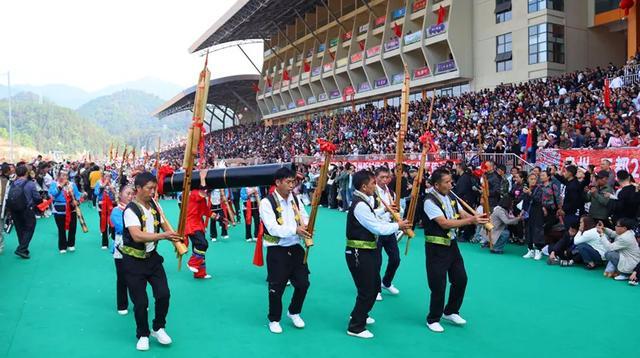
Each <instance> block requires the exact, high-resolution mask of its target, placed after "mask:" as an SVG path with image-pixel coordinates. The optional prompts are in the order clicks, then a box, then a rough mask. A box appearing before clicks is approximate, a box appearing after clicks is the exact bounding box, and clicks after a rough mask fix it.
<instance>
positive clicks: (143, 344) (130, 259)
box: [120, 172, 181, 350]
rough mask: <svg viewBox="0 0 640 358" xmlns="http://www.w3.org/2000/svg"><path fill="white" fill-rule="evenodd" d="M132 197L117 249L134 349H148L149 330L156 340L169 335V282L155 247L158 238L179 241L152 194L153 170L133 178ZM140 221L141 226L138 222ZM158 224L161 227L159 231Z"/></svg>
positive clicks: (166, 340) (164, 339) (163, 340)
mask: <svg viewBox="0 0 640 358" xmlns="http://www.w3.org/2000/svg"><path fill="white" fill-rule="evenodd" d="M134 184H135V188H136V197H135V199H134V200H133V201H132V202H130V203H129V205H127V207H126V209H125V211H124V230H123V233H122V234H123V235H122V246H121V247H120V251H121V252H122V253H123V254H124V255H123V258H122V265H123V267H124V274H125V280H126V283H127V288H128V289H129V294H130V295H131V301H132V302H133V311H134V313H135V318H136V326H137V329H136V337H137V338H138V343H137V345H136V348H137V349H138V350H148V349H149V333H151V336H153V337H155V338H156V339H157V340H158V342H159V343H160V344H170V343H171V337H169V335H167V332H165V330H164V327H165V323H166V321H165V319H166V316H167V312H168V311H169V295H170V294H169V285H168V283H167V275H166V273H165V271H164V267H163V266H162V262H163V261H164V259H163V258H162V256H160V254H158V252H157V251H156V247H157V242H158V241H159V240H164V239H167V240H172V241H180V239H181V238H180V237H179V236H178V235H177V234H176V233H175V232H173V231H171V230H170V228H169V224H168V223H166V222H165V221H164V220H162V217H161V215H160V212H159V211H158V210H159V208H158V207H156V205H155V204H154V202H153V200H152V198H153V196H154V194H155V191H156V186H157V180H156V178H155V177H154V176H153V174H151V173H149V172H142V173H140V174H138V175H136V178H135V180H134ZM143 222H144V226H142V225H143V224H142V223H143ZM160 227H162V229H163V230H164V232H163V233H160ZM147 282H149V283H150V284H151V288H152V289H153V297H154V298H155V318H154V320H153V332H149V322H148V317H147V316H148V313H147V307H148V306H149V299H148V297H147Z"/></svg>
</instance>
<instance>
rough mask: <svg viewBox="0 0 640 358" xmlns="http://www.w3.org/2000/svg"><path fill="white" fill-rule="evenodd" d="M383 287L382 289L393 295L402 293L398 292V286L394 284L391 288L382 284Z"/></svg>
mask: <svg viewBox="0 0 640 358" xmlns="http://www.w3.org/2000/svg"><path fill="white" fill-rule="evenodd" d="M381 286H382V288H384V289H385V290H387V291H388V292H389V293H390V294H392V295H397V294H399V293H400V290H398V289H397V288H396V286H394V285H393V284H392V285H391V286H389V287H387V286H385V285H384V284H382V285H381Z"/></svg>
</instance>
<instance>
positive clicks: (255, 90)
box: [251, 83, 260, 93]
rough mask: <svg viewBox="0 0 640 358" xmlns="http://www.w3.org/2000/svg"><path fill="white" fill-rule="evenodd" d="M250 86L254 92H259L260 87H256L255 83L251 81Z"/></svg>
mask: <svg viewBox="0 0 640 358" xmlns="http://www.w3.org/2000/svg"><path fill="white" fill-rule="evenodd" d="M251 88H252V89H253V92H255V93H258V92H260V87H258V84H257V83H252V84H251Z"/></svg>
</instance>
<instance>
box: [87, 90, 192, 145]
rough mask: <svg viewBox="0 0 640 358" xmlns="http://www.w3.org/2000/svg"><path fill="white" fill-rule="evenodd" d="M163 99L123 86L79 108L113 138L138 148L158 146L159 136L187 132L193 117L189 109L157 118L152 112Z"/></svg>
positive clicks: (95, 124) (167, 136)
mask: <svg viewBox="0 0 640 358" xmlns="http://www.w3.org/2000/svg"><path fill="white" fill-rule="evenodd" d="M163 102H164V101H163V100H161V99H160V98H158V97H156V96H154V95H151V94H148V93H145V92H142V91H136V90H123V91H119V92H116V93H113V94H111V95H108V96H102V97H98V98H96V99H94V100H91V101H89V102H88V103H86V104H84V105H82V106H80V108H78V109H77V112H78V114H80V115H81V116H82V117H84V118H86V119H87V121H88V122H87V123H92V125H94V126H99V127H102V128H104V129H106V130H107V132H108V133H110V134H111V136H112V138H113V139H119V140H121V141H122V142H126V143H127V144H129V145H134V146H136V148H141V147H142V146H144V147H145V148H147V149H155V147H157V143H158V137H162V142H164V143H165V144H166V142H167V141H169V140H171V139H173V138H176V137H179V136H185V135H186V133H187V127H188V125H189V122H190V120H191V116H190V114H189V112H184V113H178V114H175V115H173V116H170V117H166V118H163V119H162V120H158V119H157V118H155V117H152V116H151V112H153V110H154V109H156V108H158V107H159V106H160V105H161V104H162V103H163Z"/></svg>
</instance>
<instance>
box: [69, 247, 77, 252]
mask: <svg viewBox="0 0 640 358" xmlns="http://www.w3.org/2000/svg"><path fill="white" fill-rule="evenodd" d="M67 250H69V251H71V252H74V251H76V247H75V246H69V247H67Z"/></svg>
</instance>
